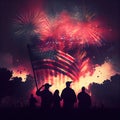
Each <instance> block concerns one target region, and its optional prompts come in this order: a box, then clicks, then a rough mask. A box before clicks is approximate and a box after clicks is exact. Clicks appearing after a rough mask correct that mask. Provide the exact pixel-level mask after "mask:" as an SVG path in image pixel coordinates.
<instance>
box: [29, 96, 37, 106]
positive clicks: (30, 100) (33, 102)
mask: <svg viewBox="0 0 120 120" xmlns="http://www.w3.org/2000/svg"><path fill="white" fill-rule="evenodd" d="M36 103H37V100H36V98H35V97H34V96H33V94H31V96H30V99H29V105H30V108H35V107H36Z"/></svg>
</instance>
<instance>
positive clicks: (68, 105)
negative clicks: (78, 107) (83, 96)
mask: <svg viewBox="0 0 120 120" xmlns="http://www.w3.org/2000/svg"><path fill="white" fill-rule="evenodd" d="M71 83H72V82H71V81H67V82H66V88H64V89H63V91H62V93H61V98H62V99H63V108H65V109H67V110H70V109H72V108H74V103H75V102H76V94H75V92H74V90H73V89H72V88H70V84H71Z"/></svg>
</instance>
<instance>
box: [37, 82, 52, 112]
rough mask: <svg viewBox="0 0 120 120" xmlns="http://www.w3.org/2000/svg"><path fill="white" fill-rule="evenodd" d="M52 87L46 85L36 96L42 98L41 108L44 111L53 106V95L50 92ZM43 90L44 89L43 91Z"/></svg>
mask: <svg viewBox="0 0 120 120" xmlns="http://www.w3.org/2000/svg"><path fill="white" fill-rule="evenodd" d="M51 86H52V85H50V84H49V83H46V84H44V85H42V86H41V87H40V88H39V89H38V90H37V91H36V95H37V96H40V97H41V108H42V109H44V110H49V109H50V108H51V105H52V99H53V95H52V92H51V91H50V90H49V88H50V87H51ZM42 88H44V89H43V90H41V89H42Z"/></svg>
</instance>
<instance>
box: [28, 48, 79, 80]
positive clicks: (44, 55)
mask: <svg viewBox="0 0 120 120" xmlns="http://www.w3.org/2000/svg"><path fill="white" fill-rule="evenodd" d="M29 51H30V57H31V63H32V66H33V69H34V70H39V69H51V70H55V71H57V72H60V73H62V74H64V75H67V76H69V77H70V78H71V79H72V80H77V79H78V77H79V68H78V66H77V63H76V61H75V59H74V58H73V57H72V56H70V55H69V54H67V53H64V52H62V51H60V50H47V51H43V50H42V49H39V48H37V47H33V46H29Z"/></svg>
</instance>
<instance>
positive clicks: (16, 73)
mask: <svg viewBox="0 0 120 120" xmlns="http://www.w3.org/2000/svg"><path fill="white" fill-rule="evenodd" d="M12 71H13V76H12V77H21V78H22V81H23V82H24V81H26V77H27V75H28V74H29V72H28V71H27V69H26V68H24V67H22V66H18V67H17V68H14V69H12Z"/></svg>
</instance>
